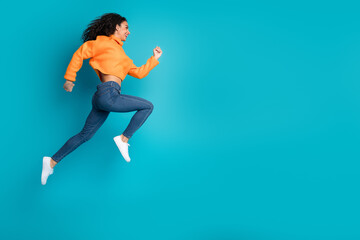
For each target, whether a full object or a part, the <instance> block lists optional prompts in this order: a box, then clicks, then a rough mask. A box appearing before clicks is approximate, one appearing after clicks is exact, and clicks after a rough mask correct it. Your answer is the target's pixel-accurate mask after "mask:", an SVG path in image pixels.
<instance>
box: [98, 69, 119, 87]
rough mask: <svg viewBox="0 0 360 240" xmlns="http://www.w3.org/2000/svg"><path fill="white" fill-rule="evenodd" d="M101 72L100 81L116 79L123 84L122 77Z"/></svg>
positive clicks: (115, 80)
mask: <svg viewBox="0 0 360 240" xmlns="http://www.w3.org/2000/svg"><path fill="white" fill-rule="evenodd" d="M99 73H100V81H101V82H108V81H114V82H117V83H118V84H119V85H120V86H121V82H122V79H121V78H119V77H117V76H114V75H111V74H104V73H102V72H100V71H99Z"/></svg>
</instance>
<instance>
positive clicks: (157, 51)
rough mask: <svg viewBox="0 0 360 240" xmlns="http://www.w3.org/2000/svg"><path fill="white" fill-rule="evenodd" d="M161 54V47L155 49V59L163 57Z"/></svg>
mask: <svg viewBox="0 0 360 240" xmlns="http://www.w3.org/2000/svg"><path fill="white" fill-rule="evenodd" d="M161 54H162V50H161V49H160V47H156V48H154V57H155V58H156V60H158V59H159V57H160V56H161Z"/></svg>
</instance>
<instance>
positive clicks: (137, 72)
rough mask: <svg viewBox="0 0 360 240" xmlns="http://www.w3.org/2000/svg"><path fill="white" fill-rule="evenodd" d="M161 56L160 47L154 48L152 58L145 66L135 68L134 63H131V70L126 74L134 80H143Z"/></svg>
mask: <svg viewBox="0 0 360 240" xmlns="http://www.w3.org/2000/svg"><path fill="white" fill-rule="evenodd" d="M161 54H162V51H161V49H160V47H156V48H155V49H154V56H151V57H150V58H149V59H148V60H147V62H146V64H144V65H142V66H141V67H137V66H136V65H135V64H134V63H132V65H131V68H130V70H129V72H128V74H129V75H130V76H132V77H135V78H144V77H146V76H147V75H148V74H149V72H150V71H151V70H152V69H153V68H154V67H156V66H157V65H158V64H159V60H158V59H159V58H160V56H161Z"/></svg>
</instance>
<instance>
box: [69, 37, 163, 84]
mask: <svg viewBox="0 0 360 240" xmlns="http://www.w3.org/2000/svg"><path fill="white" fill-rule="evenodd" d="M122 45H123V42H122V41H121V39H120V38H118V37H115V36H114V35H110V36H105V35H98V36H97V37H96V40H89V41H86V42H84V43H83V44H82V45H81V46H80V47H79V49H78V50H76V52H75V53H74V54H73V56H72V59H71V61H70V63H69V65H68V67H67V69H66V73H65V75H64V78H65V79H66V80H69V81H72V82H75V81H76V73H77V72H78V71H79V70H80V68H81V66H82V64H83V60H84V59H88V58H91V59H90V61H89V64H90V66H91V67H92V68H93V69H94V70H95V72H96V74H97V75H98V76H99V78H100V73H99V71H100V72H102V73H104V74H111V75H115V76H117V77H119V78H121V79H122V80H124V78H125V77H126V75H127V74H129V75H130V76H132V77H135V78H144V77H146V76H147V75H148V74H149V72H150V71H151V70H152V69H153V68H154V67H155V66H156V65H158V64H159V61H158V60H157V59H156V58H155V57H154V56H151V57H150V58H149V59H148V60H147V62H146V64H144V65H142V66H141V67H137V66H135V64H134V63H133V60H131V59H130V58H129V57H128V56H127V55H126V54H125V51H124V49H123V48H122Z"/></svg>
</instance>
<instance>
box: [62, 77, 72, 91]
mask: <svg viewBox="0 0 360 240" xmlns="http://www.w3.org/2000/svg"><path fill="white" fill-rule="evenodd" d="M74 86H75V84H74V83H73V82H72V81H69V80H66V82H65V83H64V86H63V88H64V89H65V91H67V92H71V91H72V89H73V87H74Z"/></svg>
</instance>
